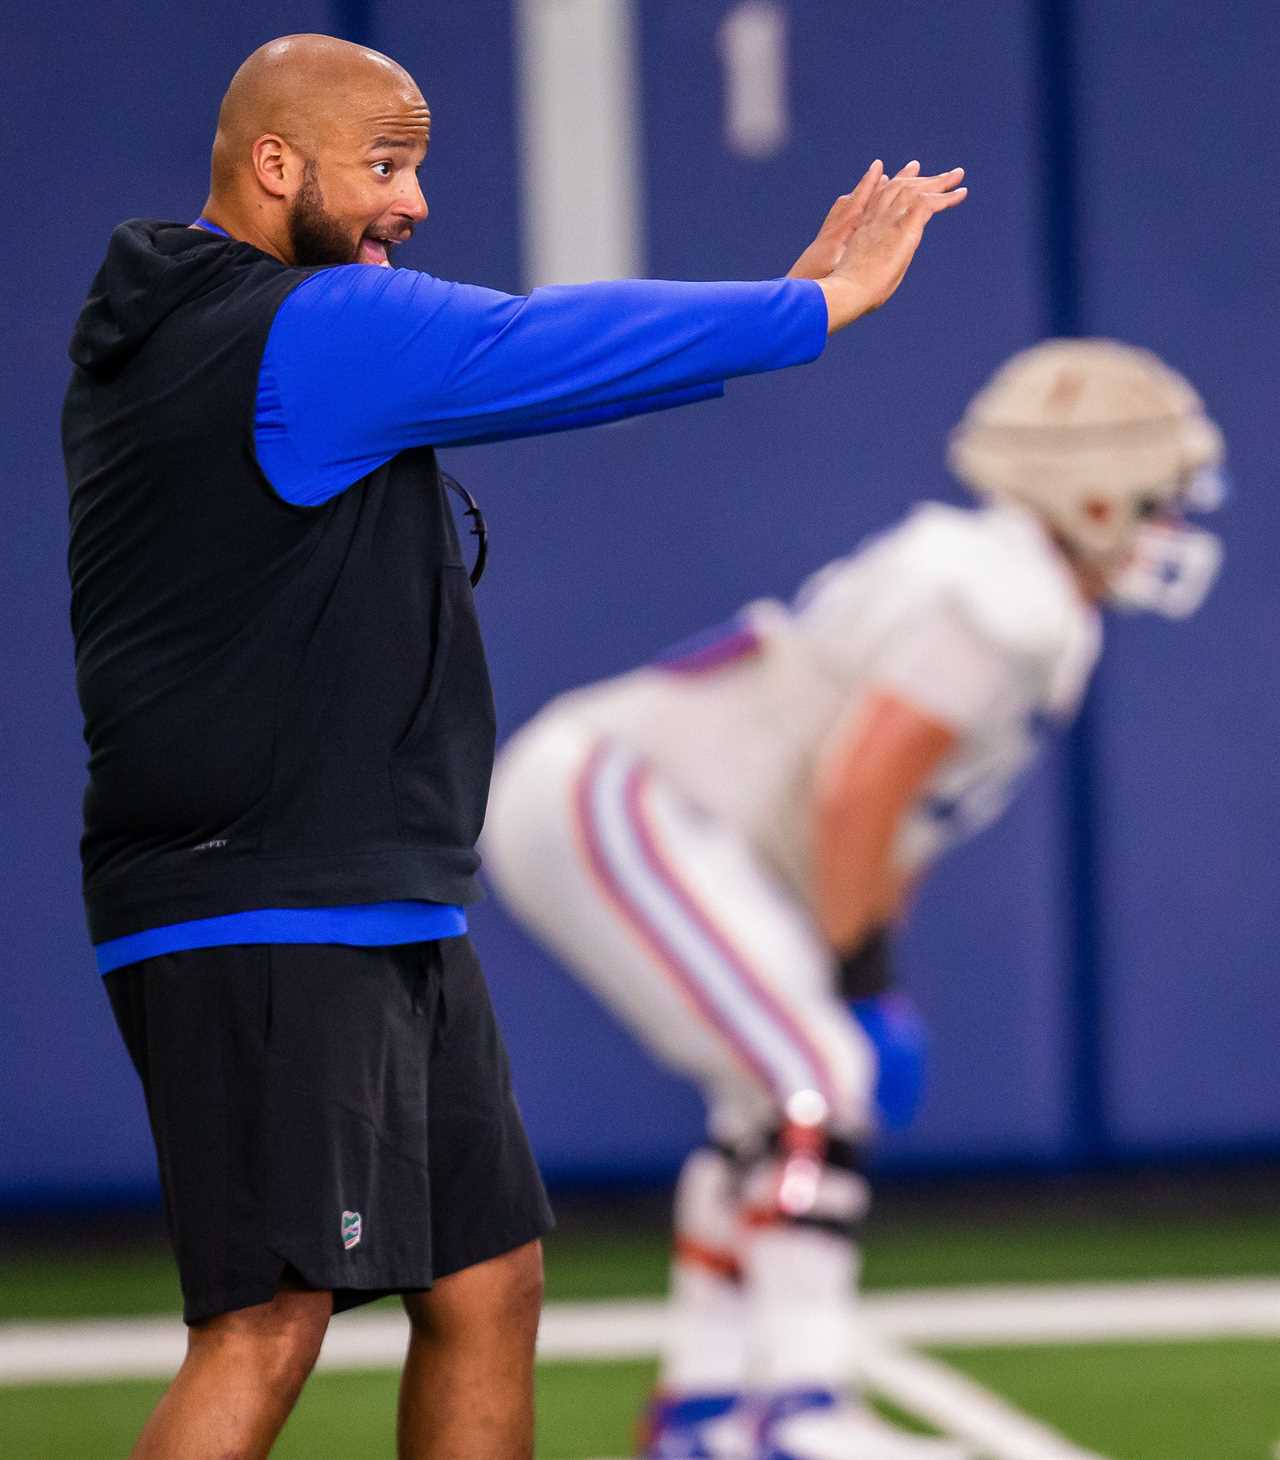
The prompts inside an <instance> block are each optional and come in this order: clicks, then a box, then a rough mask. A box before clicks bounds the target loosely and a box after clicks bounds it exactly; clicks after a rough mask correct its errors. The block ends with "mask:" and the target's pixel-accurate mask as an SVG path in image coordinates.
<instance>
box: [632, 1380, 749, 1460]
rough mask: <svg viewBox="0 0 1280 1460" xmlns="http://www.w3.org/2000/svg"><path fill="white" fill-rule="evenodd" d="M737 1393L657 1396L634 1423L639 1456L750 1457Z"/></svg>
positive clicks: (672, 1459) (689, 1459)
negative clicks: (638, 1434) (636, 1424)
mask: <svg viewBox="0 0 1280 1460" xmlns="http://www.w3.org/2000/svg"><path fill="white" fill-rule="evenodd" d="M754 1436H755V1425H754V1424H753V1422H752V1419H751V1417H750V1415H749V1414H748V1412H747V1411H746V1410H744V1408H743V1407H742V1395H740V1394H736V1393H729V1394H696V1395H687V1396H685V1397H683V1398H680V1399H675V1398H671V1397H664V1396H657V1397H655V1398H654V1399H653V1400H652V1402H651V1403H650V1405H649V1407H648V1409H647V1410H646V1412H645V1414H644V1417H643V1419H642V1420H641V1422H640V1443H639V1446H638V1450H637V1453H638V1456H639V1457H640V1460H755V1443H754Z"/></svg>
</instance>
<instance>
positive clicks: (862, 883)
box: [813, 688, 957, 955]
mask: <svg viewBox="0 0 1280 1460" xmlns="http://www.w3.org/2000/svg"><path fill="white" fill-rule="evenodd" d="M956 740H957V732H956V730H955V729H953V728H952V727H951V726H950V725H949V724H947V723H946V722H945V721H943V720H941V719H939V718H938V717H937V716H936V715H934V714H931V713H929V712H927V711H925V710H923V709H921V708H919V707H917V706H916V705H914V704H912V703H911V702H910V700H908V699H906V698H904V697H903V696H902V694H901V693H900V692H898V691H895V690H893V689H888V688H877V689H873V690H871V691H870V693H868V694H867V695H866V697H865V698H864V700H863V701H862V703H861V705H860V707H859V710H858V712H857V714H856V715H855V716H854V717H853V718H852V719H851V721H850V722H849V724H848V725H846V726H844V727H842V728H841V729H840V730H838V731H837V732H836V734H835V737H834V739H833V741H832V743H831V744H830V745H829V746H828V747H827V750H826V753H825V754H824V756H823V759H822V762H821V764H820V765H819V768H818V773H817V776H816V778H815V788H814V792H815V794H814V808H813V839H814V841H813V847H814V857H813V868H814V887H813V903H814V909H815V912H816V915H817V918H818V923H819V926H820V927H821V929H822V931H823V933H824V934H825V936H826V938H827V941H828V942H829V943H830V944H831V946H832V947H833V948H834V949H835V950H836V951H837V953H839V954H842V955H843V954H851V953H853V952H854V951H855V950H857V949H858V947H859V946H860V945H861V944H862V943H863V941H864V939H866V938H867V937H868V935H869V934H871V933H873V932H874V931H875V930H876V929H878V928H881V927H883V926H884V924H885V923H887V922H889V921H890V920H891V919H892V918H893V917H894V916H895V915H896V914H897V912H898V911H899V909H900V907H901V905H902V900H903V896H904V892H905V889H906V884H907V873H906V872H905V871H904V870H903V869H901V868H899V867H898V866H897V865H896V864H895V862H894V857H893V849H894V845H895V843H896V842H897V839H898V831H899V828H900V826H901V825H902V822H903V819H904V817H905V816H906V815H907V814H908V813H909V812H910V810H911V808H912V807H913V806H914V805H915V804H916V802H917V801H918V800H919V799H920V797H921V795H922V793H923V791H924V789H925V788H926V787H927V785H928V784H929V782H930V780H931V779H932V777H933V775H934V773H935V772H936V771H937V769H938V766H939V765H940V764H941V762H942V761H943V759H944V758H945V757H946V755H947V754H948V752H949V751H950V750H951V749H952V748H953V747H954V745H955V743H956Z"/></svg>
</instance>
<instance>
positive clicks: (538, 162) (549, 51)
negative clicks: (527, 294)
mask: <svg viewBox="0 0 1280 1460" xmlns="http://www.w3.org/2000/svg"><path fill="white" fill-rule="evenodd" d="M634 9H635V0H516V72H517V85H518V89H519V106H518V117H519V124H520V137H519V146H520V153H521V191H522V201H523V218H522V224H523V266H524V283H525V287H526V288H529V289H531V288H534V287H535V286H536V285H538V284H579V283H587V282H590V281H591V280H594V279H616V278H626V277H634V276H637V275H640V274H642V273H643V272H644V249H643V244H642V241H641V231H642V222H643V208H642V203H641V162H640V129H641V123H640V93H639V86H638V81H637V75H636V73H637V62H636V51H637V45H636V17H635V13H634Z"/></svg>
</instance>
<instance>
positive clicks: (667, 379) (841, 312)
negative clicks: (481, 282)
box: [256, 163, 958, 505]
mask: <svg viewBox="0 0 1280 1460" xmlns="http://www.w3.org/2000/svg"><path fill="white" fill-rule="evenodd" d="M947 179H950V180H951V186H952V187H954V184H955V182H957V181H958V176H957V175H954V174H947V175H945V176H944V178H943V179H942V180H939V179H937V178H928V179H921V178H919V177H917V176H915V175H914V173H913V172H911V171H910V169H904V170H903V173H902V174H900V175H899V177H898V178H896V179H894V180H893V181H891V182H886V181H885V180H884V178H883V172H882V170H881V169H880V167H879V164H878V163H877V164H873V166H872V168H871V169H869V170H868V173H867V174H866V176H864V178H863V180H862V182H861V183H860V184H859V185H858V187H857V188H856V189H854V190H853V192H852V193H850V194H848V195H846V196H845V197H843V198H841V199H838V200H837V202H836V204H835V205H834V206H833V208H832V209H831V211H830V213H829V214H828V217H827V219H826V221H825V223H824V224H823V228H822V230H821V231H820V232H819V234H818V236H817V237H816V238H815V240H814V241H813V243H812V244H811V245H810V246H809V248H808V249H806V251H805V253H804V254H803V255H802V256H801V258H800V259H799V260H797V264H796V265H795V267H794V268H793V271H792V275H793V277H791V278H787V279H778V280H771V281H768V282H765V283H750V284H741V283H723V284H682V283H670V282H664V281H654V280H623V281H618V282H614V283H602V284H588V285H579V286H568V287H552V288H545V289H538V290H535V291H534V292H533V293H532V294H530V295H528V296H513V295H506V294H501V293H498V292H496V291H494V290H491V289H483V288H479V287H477V286H474V285H466V284H454V283H449V282H446V281H444V280H440V279H436V278H434V277H432V276H431V275H428V274H422V273H417V272H414V271H411V270H381V269H379V270H373V269H370V268H368V267H365V266H362V265H345V266H342V267H338V268H334V269H329V270H325V271H323V272H321V273H317V274H315V275H314V276H312V277H311V278H309V279H307V280H305V281H304V282H303V283H302V284H301V285H299V287H298V288H297V289H296V290H295V291H294V292H293V294H291V295H290V296H289V297H288V298H287V299H286V300H285V301H284V303H283V304H282V305H281V307H280V310H279V313H278V314H277V317H276V320H275V322H274V324H273V326H272V330H271V335H270V338H269V340H268V344H267V349H266V353H265V355H264V360H263V367H262V374H261V378H260V389H259V396H258V414H257V429H256V439H257V447H258V454H259V460H260V461H261V463H262V465H263V468H264V470H265V471H266V473H267V475H268V477H269V478H270V479H271V481H272V483H273V484H274V485H275V487H276V489H277V490H278V491H279V492H280V493H281V495H283V496H285V497H286V498H288V499H289V500H291V501H296V502H300V503H306V504H309V505H313V504H316V503H319V502H323V501H325V500H327V499H328V498H329V497H331V496H333V495H335V494H336V493H337V492H340V491H342V490H343V489H344V488H345V487H347V486H349V485H351V484H352V483H353V482H355V481H357V480H359V478H360V477H362V476H364V475H365V474H366V473H367V472H369V471H371V470H373V469H374V468H375V467H376V466H378V465H379V464H380V463H381V462H383V461H385V460H387V459H388V458H389V457H390V456H392V455H394V454H395V453H396V452H398V451H402V450H405V449H407V448H409V447H413V446H422V445H446V444H457V443H461V442H468V441H477V440H496V439H503V438H506V437H513V436H521V435H528V434H531V433H534V432H538V431H551V430H563V429H566V428H567V427H571V426H577V425H594V424H598V423H600V422H601V421H606V420H612V419H617V418H619V417H621V416H625V415H631V414H641V413H644V412H648V411H652V410H655V409H660V408H662V407H664V406H667V405H674V404H683V403H685V402H687V401H689V400H697V399H704V398H706V397H707V396H709V395H714V394H718V393H719V390H720V385H721V382H723V381H724V380H726V379H729V378H731V377H733V376H737V375H745V374H753V373H756V372H759V371H764V370H773V369H779V368H782V367H784V366H788V365H794V364H800V363H804V362H806V361H808V360H811V359H813V358H815V357H816V356H817V355H818V354H820V353H821V351H822V348H823V343H824V340H825V337H826V335H827V334H828V333H830V332H832V331H834V330H836V329H840V328H843V327H844V326H845V325H846V324H848V323H850V322H851V321H852V320H853V319H854V318H857V317H858V315H859V314H861V313H866V312H867V311H868V310H869V309H873V308H875V307H877V305H878V304H879V303H881V302H883V300H884V299H886V298H888V296H889V295H890V294H891V293H892V292H893V290H894V289H895V288H896V287H897V283H898V281H899V280H900V279H901V277H902V274H903V273H904V272H905V270H906V268H907V266H908V264H909V263H910V259H911V256H912V255H913V254H914V252H915V248H916V247H917V246H918V244H919V240H920V235H921V233H922V231H923V227H924V223H925V222H927V219H928V217H929V216H932V212H931V211H930V210H933V211H938V210H940V208H941V207H943V206H950V205H951V202H950V201H947V202H945V203H938V202H937V199H939V198H945V199H948V200H952V199H954V198H955V197H956V196H957V194H955V193H953V192H945V191H939V188H940V187H941V186H942V184H943V183H945V182H946V181H947ZM931 200H932V201H931ZM851 257H852V258H853V259H854V262H852V263H851V262H850V259H851ZM828 265H829V266H830V267H828V268H827V273H826V274H825V275H824V276H822V277H813V276H814V275H817V274H818V273H819V272H820V270H821V269H822V268H824V267H827V266H828ZM806 276H807V277H806Z"/></svg>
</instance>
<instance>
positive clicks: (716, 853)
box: [486, 715, 870, 1453]
mask: <svg viewBox="0 0 1280 1460" xmlns="http://www.w3.org/2000/svg"><path fill="white" fill-rule="evenodd" d="M489 817H490V830H489V844H488V846H487V847H486V856H487V859H488V862H489V865H490V868H491V870H492V871H494V872H495V874H496V877H497V881H498V884H499V888H500V890H501V891H502V892H503V893H504V894H505V896H506V898H507V901H508V903H509V904H510V905H511V906H512V907H513V908H514V910H515V911H517V913H518V914H519V915H520V916H521V917H523V918H524V920H525V921H526V922H527V923H528V924H529V925H530V926H531V927H532V928H533V930H534V931H536V932H537V933H538V935H539V936H540V937H541V938H542V939H543V941H544V942H546V943H547V944H548V946H550V947H551V948H552V949H553V950H554V951H556V952H557V953H558V954H560V956H561V957H562V958H564V960H565V962H566V963H567V964H568V966H569V967H570V968H572V969H573V970H574V971H575V972H576V973H577V974H578V975H579V976H580V977H581V978H582V979H583V980H584V982H586V983H587V984H588V985H589V986H590V987H591V988H592V989H593V990H594V991H595V992H597V993H598V994H599V995H600V996H601V997H602V998H604V999H605V1000H606V1002H608V1003H609V1004H610V1006H611V1007H612V1008H613V1009H614V1011H615V1012H616V1013H618V1014H619V1015H620V1017H622V1018H623V1019H624V1021H625V1022H626V1023H627V1024H628V1025H629V1026H630V1027H631V1028H632V1030H633V1031H634V1032H635V1033H636V1035H637V1037H639V1038H640V1039H641V1040H642V1041H643V1042H644V1043H645V1045H646V1046H647V1047H648V1048H649V1049H650V1050H652V1051H653V1052H654V1053H655V1054H657V1055H658V1056H659V1057H661V1058H663V1059H664V1060H665V1061H667V1062H668V1063H669V1064H671V1065H672V1066H673V1067H675V1068H676V1069H678V1070H680V1071H682V1072H684V1073H686V1074H688V1075H690V1076H692V1077H693V1078H695V1079H697V1080H698V1081H699V1083H700V1085H701V1086H702V1087H703V1089H704V1091H705V1092H706V1093H707V1095H708V1099H709V1104H710V1106H711V1130H712V1137H713V1143H712V1144H711V1145H709V1146H708V1147H706V1148H704V1149H702V1150H700V1151H697V1152H695V1153H694V1154H693V1155H692V1156H691V1157H690V1158H689V1161H688V1162H687V1163H686V1166H685V1168H684V1171H683V1173H682V1176H681V1180H680V1183H679V1190H678V1193H677V1202H676V1243H675V1257H674V1262H673V1271H672V1302H671V1305H670V1319H669V1323H668V1329H667V1335H668V1336H667V1342H666V1345H665V1349H664V1354H663V1362H662V1376H661V1390H662V1393H661V1399H662V1408H661V1412H660V1413H659V1416H658V1418H659V1429H660V1430H662V1429H663V1425H664V1423H665V1421H668V1420H669V1421H672V1422H674V1421H675V1420H677V1419H679V1418H680V1417H681V1416H683V1417H685V1418H689V1419H693V1418H700V1419H703V1420H709V1419H712V1418H714V1417H716V1416H717V1415H719V1414H721V1413H723V1412H724V1410H725V1409H727V1408H728V1407H730V1406H731V1405H732V1404H734V1403H736V1401H737V1400H738V1399H739V1398H740V1397H741V1393H742V1390H743V1388H744V1385H745V1382H746V1370H745V1360H746V1343H747V1340H748V1338H749V1336H750V1334H749V1326H748V1324H747V1323H746V1321H745V1320H746V1316H747V1315H746V1313H745V1311H744V1289H743V1287H742V1284H741V1280H740V1277H741V1265H740V1261H739V1256H740V1253H739V1240H738V1239H739V1230H740V1223H739V1205H740V1200H741V1178H742V1174H743V1172H744V1170H745V1169H747V1168H746V1167H745V1166H744V1164H743V1162H742V1161H741V1160H739V1159H736V1157H735V1156H732V1155H726V1151H725V1148H727V1149H728V1150H729V1151H731V1152H739V1151H746V1150H748V1149H749V1148H750V1145H751V1142H752V1140H753V1139H755V1138H756V1137H757V1136H758V1135H759V1134H760V1133H761V1132H764V1131H767V1130H769V1129H771V1128H773V1127H774V1126H776V1125H777V1123H778V1120H779V1111H780V1110H781V1108H782V1107H783V1105H784V1104H785V1102H786V1100H787V1098H788V1096H789V1095H791V1094H793V1093H795V1092H797V1091H802V1090H812V1091H821V1092H823V1094H822V1101H823V1105H824V1109H829V1110H830V1111H832V1112H833V1113H836V1114H838V1116H839V1117H840V1118H842V1119H843V1118H846V1117H847V1118H848V1120H850V1121H853V1123H855V1124H856V1119H855V1117H853V1115H852V1114H851V1112H853V1111H855V1110H856V1111H858V1112H863V1111H865V1106H866V1089H865V1087H866V1086H867V1085H868V1084H869V1082H870V1065H869V1060H868V1056H867V1054H866V1051H865V1049H864V1047H863V1046H862V1044H860V1043H859V1038H858V1035H857V1033H856V1031H852V1032H850V1031H849V1030H848V1028H847V1023H848V1021H847V1020H845V1019H844V1017H843V1015H842V1014H840V1012H839V1011H838V1010H837V1013H836V1019H837V1021H838V1022H840V1025H841V1028H840V1035H841V1036H842V1037H832V1036H831V1035H830V1034H829V1033H828V1032H827V1031H826V1030H824V1029H814V1028H812V1027H808V1026H809V1025H811V1024H812V1023H813V1022H814V1021H813V1019H812V1014H813V1012H814V1011H813V1010H811V1009H810V1008H809V1007H808V1006H807V1005H805V1006H804V1009H803V1013H804V1019H803V1021H801V1020H797V1019H796V1018H795V1016H794V1009H793V1004H794V999H793V993H794V990H795V988H796V987H797V986H798V987H800V988H803V989H806V990H807V989H809V988H813V989H815V990H816V989H817V987H818V986H819V985H820V984H821V983H823V981H824V980H829V971H828V958H827V955H826V952H825V950H823V949H822V948H821V947H820V946H818V944H817V943H816V941H815V939H814V935H813V933H812V930H811V928H810V926H809V924H808V920H807V919H806V918H805V917H804V915H803V914H802V913H801V912H800V911H799V910H798V909H796V908H795V907H794V906H793V905H792V903H791V901H790V899H789V898H788V897H787V896H786V894H785V893H783V892H782V891H781V890H780V888H779V887H778V886H777V885H776V883H775V882H774V881H773V880H772V879H771V878H770V877H769V876H768V875H767V874H766V873H765V872H764V870H763V869H762V868H761V867H760V866H759V865H758V863H757V861H756V859H755V857H754V855H753V854H752V853H751V851H750V849H749V848H748V847H746V845H745V844H744V843H743V841H742V839H741V838H740V837H738V836H737V835H736V834H735V833H733V832H732V831H730V830H729V829H727V828H724V827H722V826H719V825H717V824H716V823H715V822H713V821H710V820H709V819H708V818H706V817H705V816H702V815H700V814H698V813H696V812H694V811H692V810H691V809H690V808H689V807H687V806H686V805H685V804H684V803H683V802H682V801H681V800H680V798H679V797H677V796H674V795H673V794H671V793H670V792H669V791H668V790H667V789H666V788H665V787H664V786H663V785H662V783H661V782H660V780H658V779H657V778H656V777H655V776H654V775H653V774H652V773H651V772H649V771H648V770H647V768H645V767H643V766H641V765H640V764H639V763H638V762H636V760H635V758H634V757H630V756H628V755H627V754H626V753H625V752H623V751H620V750H618V749H617V748H616V747H610V746H608V745H602V744H599V743H596V742H594V738H593V737H592V736H591V735H590V734H589V733H588V732H586V731H583V730H581V729H579V728H578V727H575V726H574V725H573V724H572V722H571V721H569V720H567V719H565V717H563V716H560V717H557V716H554V715H553V716H550V717H546V718H545V719H544V721H543V722H542V723H540V724H535V727H534V728H533V730H532V731H527V732H525V733H524V734H523V735H522V737H521V739H520V741H518V742H517V743H516V746H515V751H514V754H512V753H511V752H508V755H507V756H506V757H504V760H503V762H502V763H500V766H499V773H498V776H497V778H496V780H495V787H494V795H493V797H492V798H491V801H490V812H489ZM747 950H749V951H747ZM801 964H803V965H804V968H803V969H800V968H799V965H801ZM821 1013H822V1015H823V1017H824V1018H825V1017H826V1015H827V1013H828V1009H827V1008H826V1007H825V1006H824V1007H823V1009H822V1010H821ZM846 1035H847V1037H843V1036H846ZM858 1118H861V1116H859V1117H858ZM846 1266H848V1264H847V1263H846ZM666 1438H667V1439H669V1440H671V1441H672V1443H674V1437H672V1436H669V1435H668V1436H666ZM661 1446H662V1436H660V1437H659V1439H658V1441H657V1442H656V1443H655V1447H654V1448H655V1453H657V1452H658V1451H659V1450H660V1448H661ZM712 1453H716V1452H715V1451H713V1452H712Z"/></svg>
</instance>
